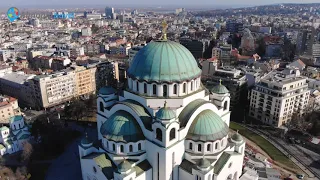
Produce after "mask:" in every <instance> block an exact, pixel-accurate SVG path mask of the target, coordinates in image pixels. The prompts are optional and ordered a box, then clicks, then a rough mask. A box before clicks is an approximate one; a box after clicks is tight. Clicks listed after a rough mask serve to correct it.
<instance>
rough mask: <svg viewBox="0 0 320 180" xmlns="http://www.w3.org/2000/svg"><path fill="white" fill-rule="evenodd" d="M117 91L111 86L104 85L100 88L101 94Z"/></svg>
mask: <svg viewBox="0 0 320 180" xmlns="http://www.w3.org/2000/svg"><path fill="white" fill-rule="evenodd" d="M116 92H117V91H116V90H115V89H114V88H113V87H109V86H105V87H102V88H101V89H100V90H99V94H101V95H110V94H114V93H116Z"/></svg>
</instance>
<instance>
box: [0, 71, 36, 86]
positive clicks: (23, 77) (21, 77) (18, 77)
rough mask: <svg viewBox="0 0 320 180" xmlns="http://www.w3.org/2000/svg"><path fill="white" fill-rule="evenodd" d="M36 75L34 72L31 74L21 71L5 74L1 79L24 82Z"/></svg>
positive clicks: (18, 82)
mask: <svg viewBox="0 0 320 180" xmlns="http://www.w3.org/2000/svg"><path fill="white" fill-rule="evenodd" d="M34 76H35V75H34V74H32V75H30V74H22V73H19V72H12V73H9V74H6V75H4V76H3V77H1V78H0V79H4V80H7V81H11V82H15V83H17V84H23V83H24V82H26V81H27V80H28V79H32V78H33V77H34Z"/></svg>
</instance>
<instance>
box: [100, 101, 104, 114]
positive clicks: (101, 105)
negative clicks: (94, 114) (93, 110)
mask: <svg viewBox="0 0 320 180" xmlns="http://www.w3.org/2000/svg"><path fill="white" fill-rule="evenodd" d="M99 108H100V111H101V112H104V105H103V102H101V101H100V104H99Z"/></svg>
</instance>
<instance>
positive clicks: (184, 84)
mask: <svg viewBox="0 0 320 180" xmlns="http://www.w3.org/2000/svg"><path fill="white" fill-rule="evenodd" d="M186 91H187V84H186V83H183V91H182V92H183V93H186Z"/></svg>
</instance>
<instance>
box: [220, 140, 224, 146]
mask: <svg viewBox="0 0 320 180" xmlns="http://www.w3.org/2000/svg"><path fill="white" fill-rule="evenodd" d="M223 141H224V140H223V139H222V140H221V144H220V146H221V147H223V144H224V143H223Z"/></svg>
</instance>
